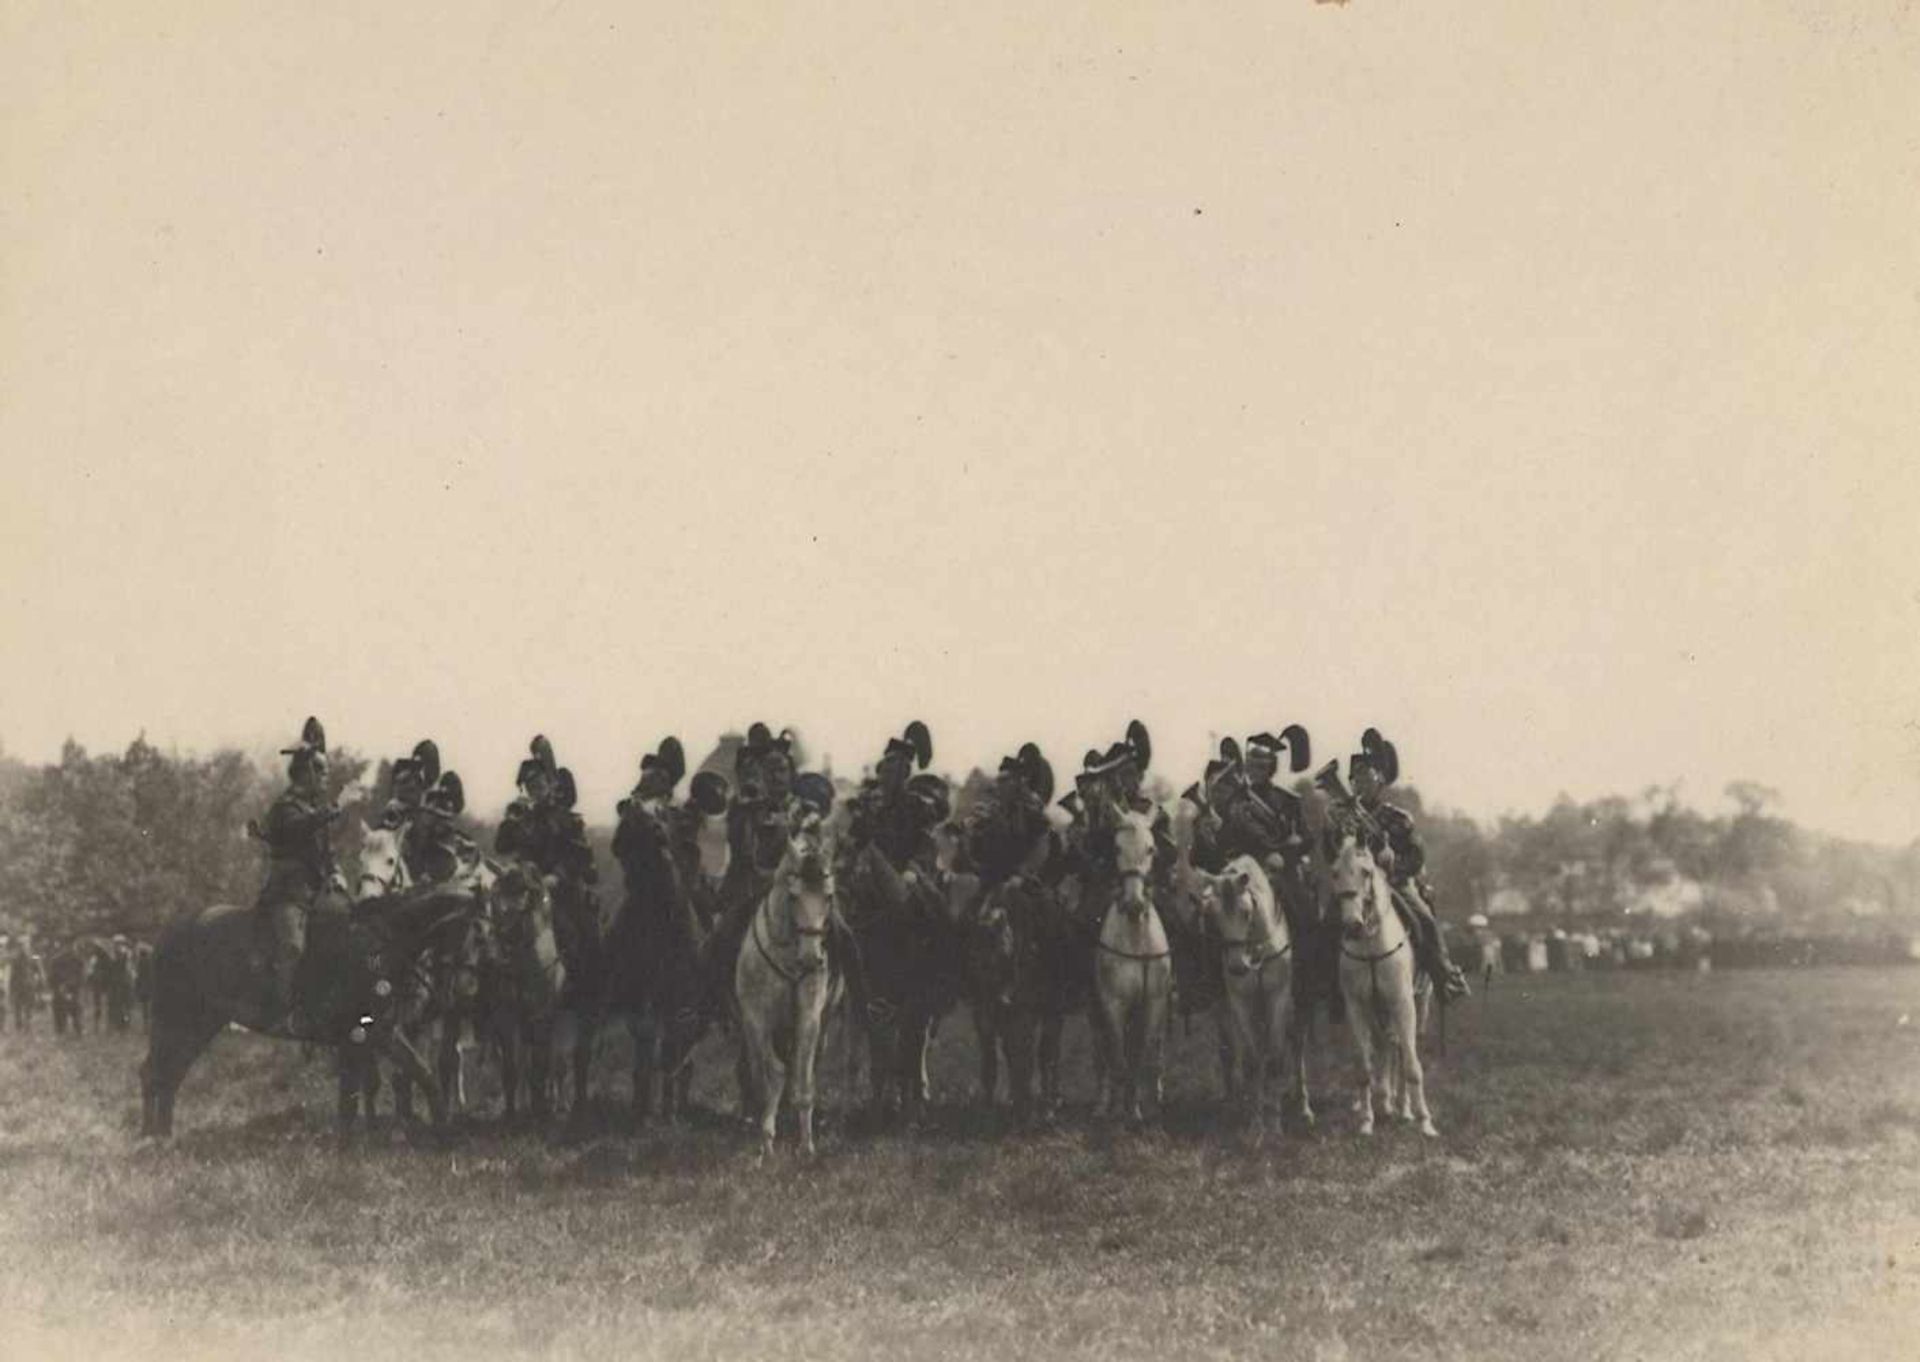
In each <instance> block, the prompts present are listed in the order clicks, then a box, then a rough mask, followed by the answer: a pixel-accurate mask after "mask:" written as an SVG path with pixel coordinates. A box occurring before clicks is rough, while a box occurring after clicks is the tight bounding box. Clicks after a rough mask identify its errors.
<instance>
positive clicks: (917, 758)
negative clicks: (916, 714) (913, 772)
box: [881, 719, 933, 771]
mask: <svg viewBox="0 0 1920 1362" xmlns="http://www.w3.org/2000/svg"><path fill="white" fill-rule="evenodd" d="M888 757H907V758H909V759H911V761H912V762H913V765H914V766H915V767H916V768H918V769H919V770H922V771H924V770H926V769H927V764H928V763H929V762H931V761H932V760H933V732H932V730H930V729H929V728H928V727H927V726H926V725H925V724H923V723H921V722H920V721H919V720H918V719H915V720H914V721H913V722H912V723H910V724H908V725H907V727H906V730H905V731H904V732H903V733H901V735H900V736H899V737H897V738H888V739H887V749H886V751H885V752H884V753H883V754H882V756H881V760H882V761H884V760H886V758H888Z"/></svg>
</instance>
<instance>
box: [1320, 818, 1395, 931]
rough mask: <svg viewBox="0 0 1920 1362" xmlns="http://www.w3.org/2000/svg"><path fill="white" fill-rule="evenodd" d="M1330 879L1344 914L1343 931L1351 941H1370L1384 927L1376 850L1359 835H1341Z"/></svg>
mask: <svg viewBox="0 0 1920 1362" xmlns="http://www.w3.org/2000/svg"><path fill="white" fill-rule="evenodd" d="M1327 878H1328V882H1329V884H1330V885H1331V888H1332V893H1333V903H1334V907H1335V909H1336V910H1337V911H1338V912H1339V914H1340V933H1341V935H1342V936H1344V937H1346V938H1347V940H1349V941H1366V940H1369V939H1371V938H1372V937H1373V936H1374V935H1375V934H1376V933H1378V932H1379V931H1380V927H1381V922H1382V919H1381V914H1380V888H1381V880H1380V867H1379V866H1377V865H1375V864H1374V860H1373V853H1372V852H1371V851H1369V850H1367V848H1366V844H1365V843H1363V842H1362V841H1361V840H1360V839H1359V838H1358V837H1355V836H1352V835H1350V834H1349V835H1347V836H1344V837H1342V838H1341V841H1340V849H1339V850H1338V851H1337V852H1335V853H1334V857H1333V865H1332V868H1331V869H1330V870H1329V871H1328V875H1327Z"/></svg>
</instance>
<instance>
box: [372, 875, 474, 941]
mask: <svg viewBox="0 0 1920 1362" xmlns="http://www.w3.org/2000/svg"><path fill="white" fill-rule="evenodd" d="M478 906H479V900H478V899H476V898H474V897H472V896H471V895H468V894H460V893H449V892H447V891H445V890H436V891H435V892H433V893H431V894H425V895H422V896H421V897H419V898H405V897H403V898H402V899H401V900H400V902H398V903H388V902H387V901H386V900H385V899H373V900H370V901H366V902H362V903H356V904H355V905H354V906H353V919H354V921H355V922H357V923H364V924H366V925H368V926H371V927H372V928H373V929H374V930H375V931H376V932H377V933H378V934H379V936H380V937H381V939H382V944H383V945H384V946H386V947H388V948H392V947H396V946H398V947H400V948H401V949H402V950H403V951H405V952H410V953H417V952H419V951H422V950H425V949H426V947H427V944H428V942H429V941H430V940H431V939H432V938H433V936H434V934H435V933H436V932H438V931H439V930H440V928H441V927H443V926H445V925H446V924H447V923H448V922H451V921H454V920H455V919H459V918H464V917H468V916H471V915H472V914H473V913H474V912H475V911H476V910H477V908H478Z"/></svg>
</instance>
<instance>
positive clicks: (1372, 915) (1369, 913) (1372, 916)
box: [1333, 865, 1412, 996]
mask: <svg viewBox="0 0 1920 1362" xmlns="http://www.w3.org/2000/svg"><path fill="white" fill-rule="evenodd" d="M1356 873H1357V874H1358V875H1359V876H1360V884H1359V886H1358V887H1356V888H1353V889H1336V890H1334V891H1333V897H1334V901H1335V902H1337V903H1343V902H1345V901H1346V900H1347V899H1350V898H1358V899H1360V901H1361V903H1362V904H1363V907H1362V909H1361V916H1360V927H1361V930H1362V931H1363V932H1364V933H1365V936H1366V939H1368V940H1373V939H1375V938H1377V937H1378V936H1379V934H1380V927H1381V923H1382V919H1381V916H1380V894H1379V881H1378V880H1377V879H1376V878H1375V877H1376V876H1377V875H1378V874H1379V869H1378V867H1376V866H1373V865H1369V866H1368V867H1367V869H1365V870H1363V871H1357V872H1356ZM1345 925H1346V924H1345V922H1344V921H1343V922H1342V923H1341V927H1342V932H1341V936H1342V938H1343V939H1342V940H1341V943H1340V954H1341V955H1343V956H1345V957H1346V958H1347V959H1349V960H1352V961H1355V962H1356V963H1359V964H1364V965H1365V966H1366V967H1367V981H1368V983H1369V984H1370V985H1371V986H1372V989H1373V992H1374V994H1375V995H1376V996H1377V995H1378V994H1379V992H1380V965H1381V963H1382V962H1383V961H1386V960H1390V959H1392V958H1393V957H1394V956H1396V955H1398V954H1399V953H1400V952H1401V951H1403V950H1405V949H1406V948H1407V943H1408V941H1410V940H1411V939H1412V938H1410V937H1408V936H1406V935H1402V936H1401V938H1400V940H1399V941H1398V942H1397V943H1395V944H1394V945H1392V946H1389V947H1388V948H1387V949H1386V950H1384V951H1379V952H1377V953H1372V954H1359V955H1356V954H1355V953H1354V952H1352V951H1350V950H1348V949H1347V943H1346V940H1345V939H1344V938H1345V935H1346V933H1345V930H1344V929H1345Z"/></svg>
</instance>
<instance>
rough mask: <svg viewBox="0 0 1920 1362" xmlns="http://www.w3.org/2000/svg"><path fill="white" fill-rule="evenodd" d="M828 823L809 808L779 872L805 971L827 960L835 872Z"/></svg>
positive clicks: (795, 829) (790, 926)
mask: <svg viewBox="0 0 1920 1362" xmlns="http://www.w3.org/2000/svg"><path fill="white" fill-rule="evenodd" d="M831 864H832V856H831V849H830V848H829V847H828V845H827V831H826V823H825V820H823V819H822V818H821V817H820V815H819V814H817V813H812V812H809V813H807V814H806V815H805V816H803V817H802V818H800V819H799V820H798V821H797V822H796V823H795V824H794V827H793V829H792V830H791V832H789V834H788V836H787V854H786V856H785V857H784V858H783V859H782V861H781V864H780V869H779V871H778V873H777V875H776V879H775V884H776V888H777V889H778V890H779V891H780V892H781V894H782V897H784V899H785V900H786V908H787V918H788V921H787V924H786V925H787V927H788V930H789V931H791V932H792V934H793V938H794V953H795V955H796V956H797V957H798V962H799V968H800V971H801V973H803V974H811V973H813V972H815V971H816V970H819V969H821V968H823V967H824V966H825V965H826V963H827V924H828V922H829V921H830V919H831V918H832V915H833V872H832V869H831Z"/></svg>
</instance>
